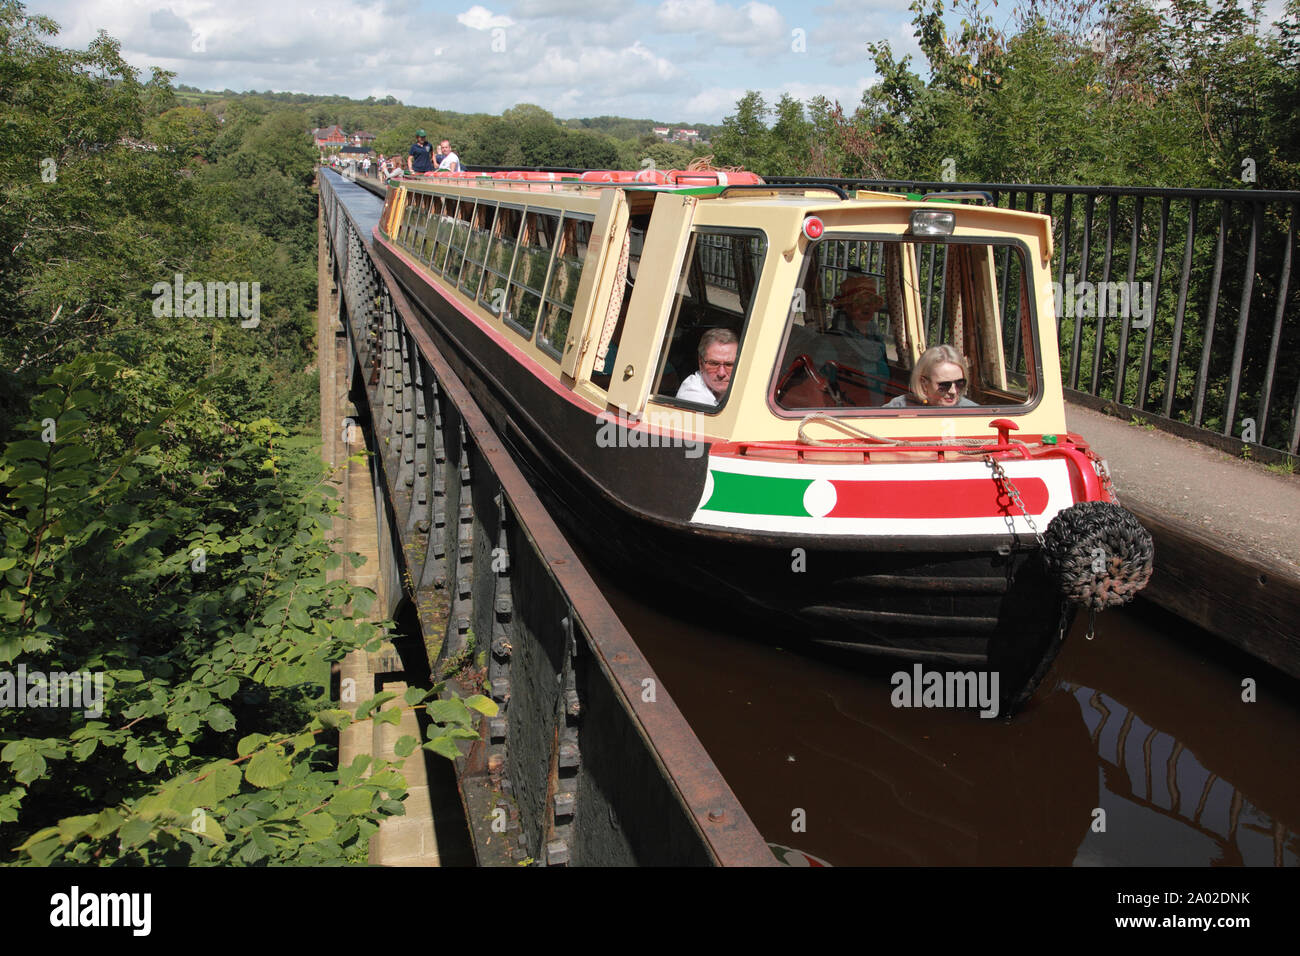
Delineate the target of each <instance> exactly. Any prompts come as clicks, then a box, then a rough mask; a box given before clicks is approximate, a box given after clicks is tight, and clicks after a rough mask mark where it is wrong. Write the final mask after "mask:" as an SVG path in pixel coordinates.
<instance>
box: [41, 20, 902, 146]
mask: <svg viewBox="0 0 1300 956" xmlns="http://www.w3.org/2000/svg"><path fill="white" fill-rule="evenodd" d="M907 4H908V0H820V2H819V0H812V5H811V6H810V5H808V4H805V3H798V2H793V0H775V2H772V3H764V2H759V0H748V2H728V0H604V2H600V0H483V2H473V0H462V2H453V0H308V2H306V3H295V2H290V3H283V2H280V3H277V2H274V0H271V2H268V0H215V2H213V0H27V9H28V12H29V13H41V14H45V15H47V16H49V17H51V18H52V19H54V20H55V21H56V22H57V23H58V24H59V26H60V27H61V28H62V29H61V32H60V34H59V35H58V38H57V40H56V41H55V42H57V44H58V45H60V46H65V47H76V48H80V49H84V48H85V46H86V44H87V43H89V42H90V41H91V40H92V39H94V37H95V35H96V33H97V32H98V31H99V30H101V29H102V30H105V31H107V33H108V34H109V36H111V37H113V38H115V39H117V40H118V41H119V42H120V43H121V46H122V54H123V56H124V57H125V59H126V60H127V62H129V63H130V64H131V65H132V66H134V67H136V68H138V69H140V70H141V71H142V76H143V77H144V78H146V79H147V78H148V75H149V69H150V68H151V67H153V66H160V67H162V68H163V69H166V70H170V71H172V72H174V73H175V74H176V79H175V81H174V82H176V83H178V84H179V83H185V84H189V85H190V86H196V87H199V88H200V89H215V90H221V89H232V90H236V91H243V90H250V89H255V90H267V89H271V90H275V91H294V92H303V93H320V94H331V93H333V94H341V95H345V96H350V97H354V98H356V99H364V98H366V97H367V96H375V97H376V98H381V97H384V96H388V95H392V96H395V97H397V98H398V99H399V100H401V101H402V102H403V103H406V104H408V105H413V106H432V107H437V108H439V109H447V110H455V111H457V112H465V113H474V112H485V113H494V114H495V113H500V112H501V111H502V110H504V109H508V108H509V107H511V106H514V105H515V104H516V103H520V102H528V103H536V104H538V105H539V106H542V107H544V108H545V109H548V110H550V111H551V112H552V113H554V114H555V115H556V116H558V117H561V118H572V117H583V116H601V115H605V114H610V115H618V116H626V117H634V118H640V119H656V120H660V121H663V122H681V123H692V122H694V123H719V122H721V121H722V118H723V117H724V116H725V115H727V114H729V113H734V112H735V104H736V101H737V100H738V99H740V97H741V96H743V95H744V94H745V91H746V90H750V89H756V90H760V91H761V92H763V94H764V95H765V97H766V98H768V100H769V101H770V102H774V101H775V100H776V99H777V98H778V97H779V96H780V95H781V93H790V94H791V95H793V96H795V97H797V98H799V99H802V100H806V99H808V98H810V97H812V96H814V95H817V94H819V93H820V94H822V95H824V96H827V97H828V98H830V99H838V100H839V101H840V102H841V103H842V104H844V105H845V106H846V107H847V108H848V109H850V110H851V109H852V108H853V106H855V105H856V104H857V102H858V101H859V99H860V98H861V96H862V91H863V90H864V89H865V88H866V87H867V85H868V84H870V83H872V82H874V79H875V74H874V70H873V69H872V66H871V58H870V54H869V53H868V51H867V44H868V43H869V42H872V41H881V40H887V41H889V43H890V45H891V47H892V48H893V50H894V51H895V53H896V54H903V53H912V54H913V55H914V60H923V58H922V57H921V56H920V51H919V49H918V47H917V45H916V41H915V39H914V38H913V36H912V27H911V22H910V21H911V14H910V13H909V12H908V10H907Z"/></svg>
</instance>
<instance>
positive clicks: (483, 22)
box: [456, 4, 515, 30]
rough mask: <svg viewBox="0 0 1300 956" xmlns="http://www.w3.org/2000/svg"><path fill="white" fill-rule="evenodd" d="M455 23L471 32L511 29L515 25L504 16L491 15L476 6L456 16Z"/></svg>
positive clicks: (489, 12)
mask: <svg viewBox="0 0 1300 956" xmlns="http://www.w3.org/2000/svg"><path fill="white" fill-rule="evenodd" d="M456 22H457V23H461V24H464V25H465V26H467V27H469V28H470V29H471V30H490V29H492V28H493V27H512V26H514V25H515V21H514V20H511V19H510V18H509V17H508V16H506V15H505V14H496V13H493V12H492V11H491V10H489V9H488V8H487V7H480V6H479V5H478V4H475V5H474V6H472V7H470V8H469V9H468V10H466V11H465V12H464V13H458V14H456Z"/></svg>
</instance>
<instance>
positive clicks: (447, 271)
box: [442, 199, 474, 282]
mask: <svg viewBox="0 0 1300 956" xmlns="http://www.w3.org/2000/svg"><path fill="white" fill-rule="evenodd" d="M473 219H474V200H472V199H462V200H461V201H460V205H459V206H458V207H457V209H456V216H455V218H454V219H453V220H452V223H451V242H450V245H449V248H448V251H447V261H446V263H445V264H444V265H443V268H442V272H443V275H445V276H446V277H447V278H448V279H450V280H451V281H452V282H455V281H456V280H457V279H458V278H459V277H460V266H461V263H462V262H463V261H464V260H465V243H466V242H467V241H468V240H469V224H470V222H472V221H473Z"/></svg>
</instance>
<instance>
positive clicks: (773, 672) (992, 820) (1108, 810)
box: [601, 580, 1300, 866]
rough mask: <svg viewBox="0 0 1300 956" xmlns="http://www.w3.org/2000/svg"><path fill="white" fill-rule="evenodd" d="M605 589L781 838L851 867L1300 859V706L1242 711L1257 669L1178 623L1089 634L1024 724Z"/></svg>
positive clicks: (757, 812) (704, 737)
mask: <svg viewBox="0 0 1300 956" xmlns="http://www.w3.org/2000/svg"><path fill="white" fill-rule="evenodd" d="M601 585H602V589H604V590H605V591H606V593H607V595H608V596H609V597H610V600H611V603H612V604H613V606H614V608H615V610H616V611H618V613H619V615H620V616H621V617H622V618H623V620H624V622H625V624H627V626H628V627H629V629H630V630H631V631H632V633H633V634H634V636H635V638H636V640H637V642H638V644H639V645H640V646H641V647H642V648H643V649H644V650H645V651H646V653H647V656H648V657H649V658H650V661H651V664H652V665H653V667H654V668H655V670H656V672H657V673H658V674H659V675H660V677H661V679H662V681H663V687H662V688H661V692H663V691H665V690H666V691H667V692H668V693H670V694H671V696H672V699H673V700H674V701H675V702H676V703H677V704H678V706H679V707H681V708H682V710H683V712H684V713H685V714H686V716H687V719H688V720H690V721H691V724H692V727H693V728H694V729H695V731H696V733H697V735H698V736H699V737H700V739H701V741H702V742H703V743H704V745H705V747H706V748H707V749H708V750H709V753H710V755H711V756H712V757H713V758H714V760H715V762H716V763H717V765H718V767H719V769H720V770H721V771H722V772H723V775H724V776H725V777H726V778H727V781H728V783H729V784H730V785H731V786H732V788H733V790H734V791H735V792H736V794H737V796H738V797H739V798H740V800H741V802H742V803H743V804H744V805H745V809H746V810H747V811H748V813H749V814H750V816H751V818H752V819H753V820H754V822H755V824H756V825H757V826H758V827H759V829H760V831H761V832H762V833H763V834H764V836H765V837H766V838H767V839H768V840H769V841H771V842H773V843H776V844H781V845H783V846H786V847H796V848H797V849H798V850H799V851H802V852H804V853H806V854H810V855H812V856H814V857H817V858H820V859H822V860H825V861H827V862H829V863H830V864H832V865H836V866H863V865H865V866H972V865H977V866H987V865H1016V866H1024V865H1039V866H1072V865H1074V866H1098V865H1105V866H1127V865H1164V866H1169V865H1189V866H1207V865H1211V866H1213V865H1247V866H1272V865H1279V866H1295V865H1297V863H1300V837H1298V836H1297V831H1296V821H1297V820H1300V792H1298V791H1297V788H1296V786H1295V781H1296V780H1297V779H1300V755H1297V753H1296V748H1294V747H1293V746H1292V747H1281V748H1279V747H1278V746H1277V744H1276V741H1294V740H1295V739H1296V738H1297V733H1300V717H1298V715H1297V712H1296V708H1295V707H1294V705H1293V704H1291V703H1289V702H1288V701H1286V700H1282V699H1278V695H1277V694H1275V693H1273V692H1272V690H1270V689H1269V688H1275V687H1276V686H1277V685H1276V684H1275V683H1274V682H1272V681H1268V680H1264V679H1261V685H1264V686H1265V688H1266V690H1265V692H1263V693H1261V695H1260V700H1259V702H1258V703H1254V704H1245V703H1242V701H1241V687H1240V685H1239V681H1240V680H1241V676H1242V675H1241V674H1239V673H1238V670H1239V666H1240V665H1238V664H1237V663H1230V664H1223V663H1220V664H1216V665H1211V664H1208V663H1206V661H1205V660H1204V659H1203V655H1202V654H1199V653H1193V652H1191V651H1189V650H1187V649H1185V648H1184V647H1182V646H1180V645H1179V644H1178V643H1176V642H1175V641H1174V640H1173V639H1171V637H1170V636H1167V635H1171V634H1172V633H1175V630H1176V631H1177V632H1178V633H1180V636H1181V632H1182V631H1185V630H1186V628H1185V627H1184V626H1183V625H1180V624H1178V622H1170V621H1167V620H1163V619H1148V618H1147V616H1146V615H1143V614H1139V613H1133V612H1127V611H1125V612H1121V613H1119V614H1118V615H1112V616H1111V619H1110V621H1109V622H1108V625H1107V627H1106V628H1105V629H1104V630H1103V632H1102V633H1101V634H1100V635H1099V637H1098V639H1097V640H1095V641H1086V640H1083V633H1082V631H1083V628H1084V627H1085V626H1086V622H1085V621H1082V620H1081V621H1079V622H1077V623H1076V628H1075V633H1074V634H1073V635H1071V637H1072V640H1069V641H1067V642H1066V647H1065V650H1064V651H1063V652H1062V654H1061V656H1060V658H1058V661H1057V664H1056V666H1055V668H1054V670H1053V672H1052V674H1050V675H1049V677H1048V680H1047V681H1045V682H1044V684H1043V685H1042V686H1041V687H1040V688H1039V691H1038V693H1037V694H1036V695H1035V696H1034V699H1033V700H1032V702H1031V703H1030V704H1029V706H1028V707H1027V708H1026V709H1025V710H1024V711H1023V712H1022V713H1021V715H1020V716H1018V717H1017V718H1016V719H1015V720H1013V721H1011V722H1009V723H1008V722H1004V721H1002V720H983V719H980V718H979V717H978V716H977V715H976V713H975V712H974V711H964V712H955V711H951V710H939V709H930V710H926V709H919V708H918V709H896V708H894V707H893V706H891V704H890V691H891V684H890V675H891V671H892V668H891V667H890V666H888V665H880V666H876V667H874V668H872V667H871V666H870V665H868V666H863V665H861V664H856V665H853V666H850V665H849V664H848V663H846V661H845V660H844V659H835V660H831V659H827V658H815V657H814V656H812V655H810V654H808V653H806V652H803V651H801V652H791V651H789V650H781V649H778V648H777V647H774V646H771V645H770V644H768V645H763V644H757V643H755V642H754V641H753V639H752V638H753V635H752V634H750V635H748V636H747V638H742V637H740V636H738V635H734V634H729V633H726V632H725V631H719V630H717V629H709V630H706V629H704V628H702V627H699V626H696V625H693V624H691V623H688V622H683V621H681V620H679V619H674V618H672V617H669V616H667V615H664V614H662V613H659V612H657V611H655V610H652V609H651V608H649V607H647V606H646V603H645V602H643V601H637V600H636V599H634V598H632V597H631V596H629V595H627V594H625V593H624V592H622V591H620V590H618V589H617V588H615V587H613V585H612V583H611V582H609V581H607V580H602V581H601ZM1162 631H1163V633H1162ZM768 637H769V639H770V640H773V639H774V640H777V641H779V640H780V635H779V634H776V633H773V634H771V635H768ZM1246 666H1248V667H1249V666H1255V667H1256V668H1258V670H1257V671H1256V674H1257V676H1259V673H1260V672H1261V671H1262V669H1263V668H1262V665H1250V664H1247V665H1246ZM1098 809H1100V810H1102V811H1104V812H1105V817H1104V821H1105V830H1104V831H1101V830H1100V822H1101V820H1100V817H1099V815H1098V814H1097V813H1096V811H1097V810H1098ZM1094 826H1095V827H1098V829H1096V830H1094Z"/></svg>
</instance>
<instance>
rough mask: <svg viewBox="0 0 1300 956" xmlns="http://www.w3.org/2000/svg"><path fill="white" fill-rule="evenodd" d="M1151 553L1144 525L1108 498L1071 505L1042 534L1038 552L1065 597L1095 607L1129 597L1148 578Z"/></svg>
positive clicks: (1102, 607) (1152, 548) (1152, 562)
mask: <svg viewBox="0 0 1300 956" xmlns="http://www.w3.org/2000/svg"><path fill="white" fill-rule="evenodd" d="M1155 554H1156V548H1155V542H1153V541H1152V540H1151V534H1150V533H1149V532H1148V531H1147V529H1146V528H1144V527H1142V525H1141V523H1140V522H1139V521H1138V520H1137V518H1136V517H1135V516H1134V514H1133V513H1132V512H1131V511H1128V510H1126V509H1124V508H1121V507H1120V506H1119V505H1117V504H1115V503H1114V502H1110V501H1083V502H1080V503H1079V504H1076V505H1071V506H1070V507H1069V508H1066V509H1065V510H1064V511H1062V512H1060V513H1059V514H1058V515H1057V516H1056V517H1055V518H1053V519H1052V522H1051V524H1049V525H1048V526H1047V532H1046V533H1045V534H1044V535H1043V558H1044V560H1045V561H1046V562H1047V568H1048V570H1049V571H1050V572H1051V574H1052V576H1053V577H1054V578H1055V579H1056V582H1057V584H1058V586H1059V587H1060V589H1061V593H1062V594H1063V595H1064V596H1065V599H1066V600H1067V601H1069V602H1070V603H1072V604H1078V605H1080V606H1082V607H1087V608H1091V609H1092V610H1094V611H1104V610H1105V609H1106V608H1108V607H1118V606H1120V605H1123V604H1127V603H1128V602H1129V601H1131V600H1133V598H1134V597H1136V596H1137V593H1138V591H1141V590H1142V589H1143V588H1144V587H1146V584H1147V582H1148V581H1149V580H1150V579H1151V571H1152V569H1153V567H1154V565H1155Z"/></svg>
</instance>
